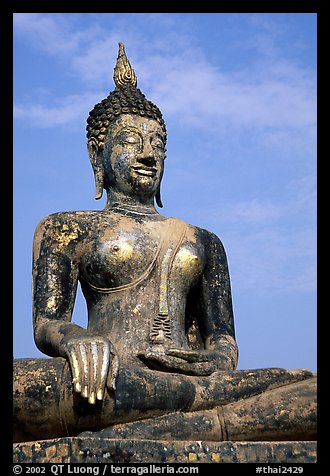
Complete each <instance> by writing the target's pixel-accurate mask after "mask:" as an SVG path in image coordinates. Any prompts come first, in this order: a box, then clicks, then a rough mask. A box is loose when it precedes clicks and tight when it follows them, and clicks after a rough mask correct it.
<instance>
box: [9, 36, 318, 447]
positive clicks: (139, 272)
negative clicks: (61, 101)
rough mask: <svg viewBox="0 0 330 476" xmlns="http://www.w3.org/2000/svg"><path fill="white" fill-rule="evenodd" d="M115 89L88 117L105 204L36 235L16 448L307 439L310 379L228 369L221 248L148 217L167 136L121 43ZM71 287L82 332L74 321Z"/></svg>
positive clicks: (18, 368)
mask: <svg viewBox="0 0 330 476" xmlns="http://www.w3.org/2000/svg"><path fill="white" fill-rule="evenodd" d="M114 81H115V86H116V87H115V89H114V91H112V92H111V93H110V94H109V95H108V96H107V97H106V98H105V99H103V100H102V101H101V102H100V103H99V104H97V105H96V106H95V107H94V108H93V110H92V111H91V112H90V114H89V117H88V120H87V123H88V125H87V141H88V154H89V158H90V161H91V164H92V167H93V171H94V176H95V184H96V198H97V199H100V198H101V197H102V194H103V191H104V190H105V192H106V194H107V201H106V205H105V207H104V209H103V210H96V211H76V212H59V213H54V214H52V215H49V216H47V217H46V218H44V219H43V220H42V221H41V222H40V223H39V225H38V226H37V229H36V232H35V236H34V243H33V328H34V337H35V342H36V345H37V347H38V349H39V350H40V351H41V352H43V353H44V354H46V355H47V356H48V358H39V359H15V361H14V411H15V415H14V423H15V428H14V439H15V441H29V440H30V441H31V440H36V439H48V438H55V437H60V436H77V435H80V436H81V437H85V436H89V437H90V436H93V435H94V436H97V437H118V436H119V437H120V438H128V437H130V438H132V437H134V438H146V437H148V438H155V439H157V438H158V439H162V438H172V439H181V440H187V439H195V440H196V439H197V440H201V439H207V440H214V441H223V440H246V441H248V440H313V439H315V437H316V377H315V375H313V374H312V373H311V372H310V371H308V370H305V369H296V370H286V369H282V368H259V369H249V370H237V362H238V350H237V344H236V340H235V330H234V319H233V309H232V299H231V288H230V278H229V272H228V265H227V259H226V254H225V250H224V247H223V245H222V243H221V241H220V239H219V238H218V237H217V236H216V235H215V234H213V233H212V232H210V231H208V230H205V229H201V228H199V227H196V226H193V225H190V224H187V223H185V222H184V221H182V220H180V219H176V218H167V217H165V216H162V215H161V214H160V213H159V212H158V211H157V209H156V208H155V204H157V205H158V207H159V208H161V207H162V201H161V194H160V186H161V180H162V176H163V172H164V161H165V157H166V141H167V134H166V127H165V123H164V120H163V117H162V114H161V112H160V110H159V109H158V107H156V106H155V105H154V104H153V103H152V102H150V101H149V100H147V99H146V97H145V96H144V94H143V93H142V92H141V91H140V89H139V88H137V79H136V75H135V72H134V70H133V69H132V67H131V65H130V63H129V61H128V59H127V57H126V54H125V50H124V46H123V44H122V43H120V44H119V54H118V58H117V62H116V66H115V69H114ZM155 202H156V203H155ZM78 282H79V283H80V285H81V289H82V292H83V295H84V297H85V300H86V303H87V312H88V325H87V328H82V327H80V326H79V325H77V324H76V323H74V322H72V312H73V308H74V303H75V296H76V290H77V284H78Z"/></svg>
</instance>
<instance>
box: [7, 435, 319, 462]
mask: <svg viewBox="0 0 330 476" xmlns="http://www.w3.org/2000/svg"><path fill="white" fill-rule="evenodd" d="M315 462H316V442H315V441H272V442H258V441H256V442H238V441H236V442H232V441H225V442H219V443H218V442H214V441H159V440H137V439H125V440H120V439H110V438H79V437H75V438H57V439H52V440H42V441H33V442H26V443H16V444H15V445H14V463H315Z"/></svg>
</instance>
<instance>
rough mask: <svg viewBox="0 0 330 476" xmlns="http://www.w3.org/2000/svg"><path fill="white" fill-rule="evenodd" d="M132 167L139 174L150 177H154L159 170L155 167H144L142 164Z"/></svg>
mask: <svg viewBox="0 0 330 476" xmlns="http://www.w3.org/2000/svg"><path fill="white" fill-rule="evenodd" d="M132 168H133V169H134V171H135V172H136V173H138V174H139V175H147V176H150V177H153V176H154V175H156V172H157V170H156V169H154V168H153V167H144V166H141V165H134V166H133V167H132Z"/></svg>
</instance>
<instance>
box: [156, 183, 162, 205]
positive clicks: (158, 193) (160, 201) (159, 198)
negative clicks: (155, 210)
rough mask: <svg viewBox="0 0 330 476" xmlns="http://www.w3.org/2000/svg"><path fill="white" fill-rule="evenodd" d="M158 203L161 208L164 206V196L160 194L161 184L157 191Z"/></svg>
mask: <svg viewBox="0 0 330 476" xmlns="http://www.w3.org/2000/svg"><path fill="white" fill-rule="evenodd" d="M156 203H157V205H158V206H159V208H163V202H162V197H161V196H160V184H159V187H158V190H157V192H156Z"/></svg>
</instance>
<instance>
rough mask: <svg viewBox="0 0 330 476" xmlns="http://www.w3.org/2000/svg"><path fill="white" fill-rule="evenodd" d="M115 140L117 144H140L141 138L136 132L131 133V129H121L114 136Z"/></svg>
mask: <svg viewBox="0 0 330 476" xmlns="http://www.w3.org/2000/svg"><path fill="white" fill-rule="evenodd" d="M116 141H117V142H118V143H119V144H127V145H141V138H140V136H138V135H137V134H134V133H132V132H131V131H129V132H128V131H122V132H121V133H119V134H118V135H117V136H116Z"/></svg>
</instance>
